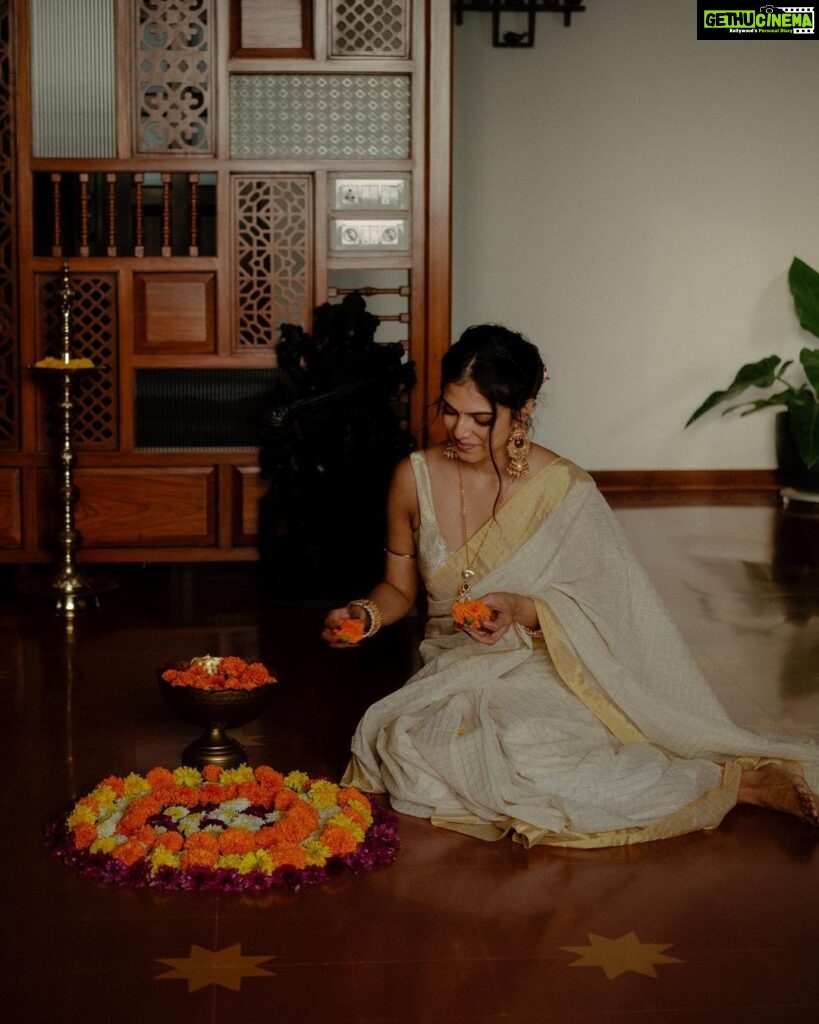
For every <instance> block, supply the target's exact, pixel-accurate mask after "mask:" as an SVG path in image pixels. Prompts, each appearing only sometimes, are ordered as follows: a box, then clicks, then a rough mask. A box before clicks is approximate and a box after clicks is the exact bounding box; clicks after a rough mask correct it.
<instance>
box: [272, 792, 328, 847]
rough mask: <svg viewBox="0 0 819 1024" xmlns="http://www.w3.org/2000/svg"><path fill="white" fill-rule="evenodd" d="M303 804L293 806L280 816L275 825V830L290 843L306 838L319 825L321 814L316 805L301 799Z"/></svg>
mask: <svg viewBox="0 0 819 1024" xmlns="http://www.w3.org/2000/svg"><path fill="white" fill-rule="evenodd" d="M299 803H300V804H301V806H300V807H299V806H296V807H293V808H291V809H290V810H289V811H288V812H287V814H286V815H285V816H284V817H283V818H280V819H279V821H277V822H276V824H275V825H274V826H273V829H274V831H275V832H276V833H277V834H278V835H279V836H280V837H281V839H283V840H284V841H285V842H289V843H300V842H301V841H302V839H306V838H307V837H308V836H309V835H310V834H311V833H312V832H314V831H315V830H316V828H317V827H318V822H319V816H318V811H317V810H316V809H315V807H312V806H311V805H310V804H306V803H305V802H304V801H303V800H301V801H299Z"/></svg>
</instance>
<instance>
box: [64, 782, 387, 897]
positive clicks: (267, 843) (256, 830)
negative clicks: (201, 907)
mask: <svg viewBox="0 0 819 1024" xmlns="http://www.w3.org/2000/svg"><path fill="white" fill-rule="evenodd" d="M46 843H47V845H48V847H49V848H50V849H51V851H52V853H53V854H54V855H55V856H56V857H58V858H59V859H60V860H62V861H63V862H64V863H65V864H66V865H67V866H68V867H70V868H73V869H75V870H78V871H80V872H81V873H83V874H85V875H89V876H91V877H94V878H98V879H101V880H102V881H104V882H108V883H110V884H112V885H123V886H132V887H146V886H147V887H152V888H156V889H199V890H202V889H205V890H216V891H227V892H230V891H240V890H246V889H255V890H260V891H262V890H266V889H271V888H288V889H298V888H300V887H301V886H303V885H318V884H320V883H321V882H323V881H324V880H325V879H326V878H327V877H328V875H330V874H334V873H336V872H337V871H339V870H342V869H344V868H349V869H351V870H352V871H368V870H370V869H371V868H373V867H376V866H377V865H380V864H390V863H392V861H394V860H395V858H396V856H397V854H398V846H399V843H398V832H397V828H396V822H395V817H394V815H393V814H392V813H391V812H390V811H389V810H388V808H387V807H386V806H384V804H382V803H381V802H380V801H378V800H377V799H371V798H370V797H368V796H366V795H365V794H364V793H361V792H360V791H359V790H357V789H354V788H352V787H349V786H340V785H338V784H336V783H334V782H330V781H328V780H326V779H314V778H310V776H308V775H306V774H305V773H304V772H299V771H294V772H290V773H289V774H287V775H283V774H282V773H281V772H278V771H275V770H274V769H273V768H270V767H267V766H266V765H262V766H260V767H258V768H255V769H253V768H250V767H248V766H247V765H242V766H240V767H239V768H220V767H218V766H216V765H208V766H206V767H205V768H203V769H202V770H201V771H199V770H198V769H196V768H188V767H181V768H175V769H173V770H171V769H168V768H153V769H152V770H151V771H149V772H148V773H147V774H146V775H144V776H142V775H136V774H131V775H127V776H125V777H120V776H117V775H111V776H109V777H108V778H106V779H103V780H102V782H100V783H99V784H98V785H97V786H96V787H95V788H94V789H93V790H92V791H91V792H90V793H88V794H87V795H86V796H84V797H82V798H81V799H80V800H78V801H77V802H76V803H75V804H73V806H72V807H71V808H70V809H69V810H68V811H67V812H66V813H64V814H62V815H60V816H59V817H58V818H57V819H56V820H55V821H54V822H52V824H51V825H50V826H49V828H48V830H47V833H46Z"/></svg>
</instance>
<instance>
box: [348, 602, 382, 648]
mask: <svg viewBox="0 0 819 1024" xmlns="http://www.w3.org/2000/svg"><path fill="white" fill-rule="evenodd" d="M347 607H348V608H363V609H364V611H365V612H366V613H367V615H368V616H369V619H370V625H369V626H368V627H367V632H366V633H365V634H364V636H363V637H362V638H361V639H362V640H366V639H367V637H370V636H374V635H375V634H376V633H377V632H378V631H379V629H381V609H380V608H379V607H378V605H377V604H376V603H375V601H370V600H369V599H368V598H366V597H361V598H358V600H356V601H350V603H349V604H348V605H347Z"/></svg>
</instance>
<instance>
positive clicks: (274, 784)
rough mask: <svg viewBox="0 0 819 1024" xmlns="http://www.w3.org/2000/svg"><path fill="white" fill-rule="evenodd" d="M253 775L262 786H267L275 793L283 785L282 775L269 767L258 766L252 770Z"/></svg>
mask: <svg viewBox="0 0 819 1024" xmlns="http://www.w3.org/2000/svg"><path fill="white" fill-rule="evenodd" d="M253 774H254V775H255V776H256V778H257V779H258V780H259V782H260V783H261V784H262V785H263V786H269V787H270V788H271V789H275V790H276V791H277V792H278V790H280V789H281V788H282V786H283V785H284V775H282V773H281V772H277V771H276V769H275V768H271V767H270V766H269V765H266V764H260V765H259V767H258V768H254V770H253Z"/></svg>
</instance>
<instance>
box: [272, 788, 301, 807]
mask: <svg viewBox="0 0 819 1024" xmlns="http://www.w3.org/2000/svg"><path fill="white" fill-rule="evenodd" d="M300 803H303V801H302V799H301V797H300V796H299V795H298V793H294V792H293V791H292V790H290V789H283V790H281V792H279V793H277V794H276V800H275V802H274V806H275V808H276V810H277V811H282V812H285V811H289V810H290V808H291V807H295V805H296V804H300Z"/></svg>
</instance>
